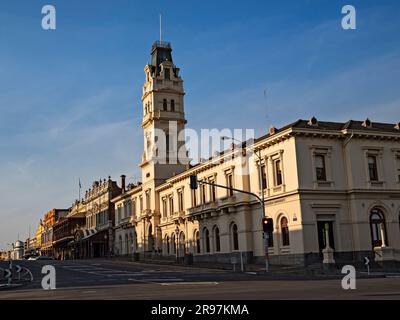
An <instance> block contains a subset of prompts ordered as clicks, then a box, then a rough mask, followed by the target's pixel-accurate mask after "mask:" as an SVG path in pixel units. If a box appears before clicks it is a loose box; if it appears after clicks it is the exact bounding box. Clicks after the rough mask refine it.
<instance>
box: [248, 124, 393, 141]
mask: <svg viewBox="0 0 400 320" xmlns="http://www.w3.org/2000/svg"><path fill="white" fill-rule="evenodd" d="M314 119H315V118H314ZM315 120H316V121H317V119H315ZM366 121H369V120H368V119H367V120H365V121H358V120H349V121H347V122H332V121H317V123H316V124H315V125H312V124H310V120H303V119H299V120H297V121H295V122H292V123H290V124H288V125H286V126H284V127H282V128H280V129H276V130H275V133H274V134H277V133H280V132H282V131H285V130H287V129H290V128H298V129H308V130H316V131H342V130H357V131H365V132H382V133H398V134H400V130H399V129H398V125H399V124H398V123H397V124H391V123H380V122H372V121H371V126H365V125H364V123H365V122H366ZM396 126H397V128H396ZM274 134H270V133H268V134H265V135H263V136H261V137H259V138H257V139H256V142H258V141H262V140H264V139H266V138H268V137H270V136H272V135H274Z"/></svg>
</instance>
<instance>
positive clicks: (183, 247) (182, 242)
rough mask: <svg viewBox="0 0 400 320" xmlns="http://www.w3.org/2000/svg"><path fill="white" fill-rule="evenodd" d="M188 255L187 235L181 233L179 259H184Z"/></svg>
mask: <svg viewBox="0 0 400 320" xmlns="http://www.w3.org/2000/svg"><path fill="white" fill-rule="evenodd" d="M185 253H186V243H185V234H184V233H183V232H181V234H180V235H179V257H181V258H182V257H184V256H185Z"/></svg>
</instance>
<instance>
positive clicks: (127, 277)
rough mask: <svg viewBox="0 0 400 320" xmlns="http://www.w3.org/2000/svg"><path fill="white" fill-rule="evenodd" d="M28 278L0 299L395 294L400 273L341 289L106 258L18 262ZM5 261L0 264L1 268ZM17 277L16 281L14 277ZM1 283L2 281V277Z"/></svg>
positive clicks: (335, 282)
mask: <svg viewBox="0 0 400 320" xmlns="http://www.w3.org/2000/svg"><path fill="white" fill-rule="evenodd" d="M18 264H20V265H22V266H24V267H26V268H28V269H29V270H30V271H31V272H32V274H33V278H34V280H33V282H29V283H24V285H22V286H19V287H16V288H7V289H5V288H3V289H0V299H2V300H4V299H72V300H76V299H79V300H82V299H141V300H152V299H156V300H157V299H159V300H164V299H168V300H170V299H172V300H194V299H207V300H210V299H211V300H212V299H218V300H221V299H227V300H247V299H250V300H260V299H315V300H319V299H346V300H348V299H396V300H397V299H400V276H397V275H392V276H389V277H386V278H371V279H358V280H357V282H356V290H344V289H342V286H341V279H322V280H321V279H319V280H311V279H305V278H294V277H288V276H286V277H284V276H281V277H279V278H277V277H274V276H271V275H262V274H261V275H260V274H252V273H233V272H229V271H222V270H214V269H204V268H192V267H183V266H182V267H181V266H175V265H154V264H142V263H134V262H121V261H110V260H79V261H21V262H18ZM47 264H51V265H53V266H54V267H55V269H56V290H43V289H42V287H41V281H42V277H43V276H44V275H42V274H41V270H42V267H43V266H44V265H47ZM6 266H7V264H5V263H0V268H4V267H6ZM17 282H18V281H17ZM3 283H4V281H3Z"/></svg>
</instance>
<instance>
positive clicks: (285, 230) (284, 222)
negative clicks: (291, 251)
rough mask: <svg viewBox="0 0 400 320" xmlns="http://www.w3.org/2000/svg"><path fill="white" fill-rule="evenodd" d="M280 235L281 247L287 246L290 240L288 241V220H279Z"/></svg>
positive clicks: (284, 218)
mask: <svg viewBox="0 0 400 320" xmlns="http://www.w3.org/2000/svg"><path fill="white" fill-rule="evenodd" d="M281 235H282V245H283V246H289V245H290V239H289V226H288V219H287V218H286V217H283V218H282V219H281Z"/></svg>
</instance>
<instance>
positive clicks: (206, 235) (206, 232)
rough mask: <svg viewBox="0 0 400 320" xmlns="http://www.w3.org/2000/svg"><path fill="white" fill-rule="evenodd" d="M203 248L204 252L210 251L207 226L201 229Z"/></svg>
mask: <svg viewBox="0 0 400 320" xmlns="http://www.w3.org/2000/svg"><path fill="white" fill-rule="evenodd" d="M203 235H204V236H203V239H204V250H205V252H206V253H209V252H210V231H208V229H207V228H204V229H203Z"/></svg>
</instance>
